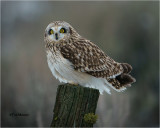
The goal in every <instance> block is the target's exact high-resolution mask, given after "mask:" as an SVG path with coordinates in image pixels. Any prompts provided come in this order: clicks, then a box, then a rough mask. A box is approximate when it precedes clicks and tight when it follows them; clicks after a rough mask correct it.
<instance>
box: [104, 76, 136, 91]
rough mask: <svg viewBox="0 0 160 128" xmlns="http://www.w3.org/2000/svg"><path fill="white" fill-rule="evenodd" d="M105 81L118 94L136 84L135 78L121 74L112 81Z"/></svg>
mask: <svg viewBox="0 0 160 128" xmlns="http://www.w3.org/2000/svg"><path fill="white" fill-rule="evenodd" d="M107 81H108V82H109V83H110V85H111V87H112V88H113V89H115V90H116V91H118V92H121V91H124V90H125V89H126V87H129V86H131V84H132V83H134V82H136V80H135V78H133V77H132V76H131V75H129V74H125V73H122V74H121V75H119V76H117V77H116V78H114V79H107Z"/></svg>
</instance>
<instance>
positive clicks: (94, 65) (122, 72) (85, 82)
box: [44, 21, 136, 94]
mask: <svg viewBox="0 0 160 128" xmlns="http://www.w3.org/2000/svg"><path fill="white" fill-rule="evenodd" d="M44 42H45V49H46V53H47V62H48V66H49V68H50V70H51V72H52V74H53V76H55V78H56V79H58V80H59V81H60V82H63V83H69V84H72V85H81V86H85V87H90V88H95V89H98V90H99V92H100V93H101V94H103V92H104V91H105V92H107V93H108V94H111V93H110V88H112V89H114V90H115V91H117V92H122V91H124V90H125V89H126V87H128V86H131V84H132V83H134V82H135V81H136V80H135V78H133V77H132V76H131V75H130V72H131V70H132V67H131V65H129V64H127V63H118V62H116V61H114V60H113V59H112V58H111V57H109V56H108V55H106V54H105V53H104V52H103V51H102V50H101V49H100V48H99V47H98V46H97V45H95V44H94V43H93V42H91V41H90V40H87V39H85V38H83V37H82V36H81V35H79V34H78V33H77V32H76V30H75V29H74V28H73V27H72V26H71V25H70V24H69V23H67V22H65V21H53V22H51V23H50V24H49V25H48V26H47V28H46V29H45V34H44Z"/></svg>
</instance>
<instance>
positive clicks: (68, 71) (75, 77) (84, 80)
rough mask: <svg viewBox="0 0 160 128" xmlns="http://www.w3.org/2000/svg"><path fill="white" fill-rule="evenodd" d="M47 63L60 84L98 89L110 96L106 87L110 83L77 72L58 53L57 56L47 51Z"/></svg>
mask: <svg viewBox="0 0 160 128" xmlns="http://www.w3.org/2000/svg"><path fill="white" fill-rule="evenodd" d="M47 61H48V66H49V68H50V70H51V72H52V74H53V75H54V76H55V77H56V79H58V80H59V81H60V82H64V83H76V84H80V85H82V86H85V87H91V88H96V89H98V90H99V91H100V93H101V94H102V93H103V91H106V92H107V93H109V94H110V89H109V88H108V87H107V86H106V85H109V83H108V82H107V80H106V79H104V78H96V77H94V76H91V75H89V74H86V73H83V72H79V71H76V70H75V69H74V68H73V64H72V63H71V62H69V61H68V60H67V59H65V58H64V57H63V56H62V55H61V54H60V53H56V55H55V54H54V53H53V52H51V51H47Z"/></svg>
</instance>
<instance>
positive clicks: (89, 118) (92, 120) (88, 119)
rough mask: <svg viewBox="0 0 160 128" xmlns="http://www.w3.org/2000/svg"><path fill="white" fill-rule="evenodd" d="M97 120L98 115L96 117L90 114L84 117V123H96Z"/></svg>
mask: <svg viewBox="0 0 160 128" xmlns="http://www.w3.org/2000/svg"><path fill="white" fill-rule="evenodd" d="M97 118H98V115H95V114H94V113H88V114H85V115H84V121H85V122H86V123H89V124H94V123H96V121H97Z"/></svg>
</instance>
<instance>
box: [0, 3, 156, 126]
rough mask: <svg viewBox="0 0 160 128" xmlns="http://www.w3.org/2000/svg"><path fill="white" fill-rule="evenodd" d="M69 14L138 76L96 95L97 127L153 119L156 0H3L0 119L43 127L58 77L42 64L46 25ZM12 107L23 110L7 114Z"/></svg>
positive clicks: (48, 120) (148, 123) (77, 26)
mask: <svg viewBox="0 0 160 128" xmlns="http://www.w3.org/2000/svg"><path fill="white" fill-rule="evenodd" d="M53 20H54V21H56V20H64V21H67V22H69V23H70V24H71V25H72V26H73V27H74V28H75V29H76V30H77V32H78V33H79V34H80V35H82V36H83V37H86V38H87V39H89V40H91V41H93V42H94V43H96V44H97V45H98V46H99V47H100V48H101V49H102V50H103V51H104V52H105V53H106V54H108V55H109V56H111V57H112V58H113V59H114V60H115V61H118V62H127V63H129V64H131V65H132V66H133V71H132V73H131V74H132V75H133V76H134V77H135V78H136V79H137V82H136V83H134V84H133V85H132V87H130V88H128V89H127V91H125V92H123V93H117V92H114V91H113V90H112V95H108V94H106V93H104V94H103V95H101V96H100V98H99V101H98V106H97V111H96V113H97V114H98V120H97V122H96V124H95V125H94V126H95V127H120V126H121V127H146V126H148V127H153V126H157V127H158V126H159V1H144V2H140V1H135V2H133V1H132V2H129V1H119V2H112V1H106V2H105V1H104V2H98V1H97V2H89V1H88V2H69V1H68V2H56V1H50V2H44V1H41V2H38V1H36V2H32V1H28V2H27V1H26V2H20V1H19V2H9V1H6V2H5V1H2V2H1V33H2V34H1V50H2V51H1V85H2V86H1V90H2V91H1V125H2V126H8V127H9V126H10V127H11V126H14V127H18V126H20V127H23V126H25V127H27V126H28V127H29V126H30V127H40V126H43V127H49V126H50V124H51V121H52V117H53V108H54V103H55V98H56V89H57V86H58V85H59V84H60V83H59V81H58V80H56V79H55V78H54V77H53V76H52V74H51V72H50V70H49V68H48V65H47V60H46V53H45V49H44V41H43V37H44V30H45V28H46V27H47V25H48V24H49V23H50V22H51V21H53ZM11 113H22V114H29V115H28V116H10V114H11Z"/></svg>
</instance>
